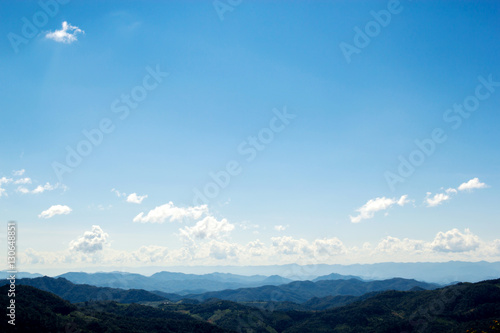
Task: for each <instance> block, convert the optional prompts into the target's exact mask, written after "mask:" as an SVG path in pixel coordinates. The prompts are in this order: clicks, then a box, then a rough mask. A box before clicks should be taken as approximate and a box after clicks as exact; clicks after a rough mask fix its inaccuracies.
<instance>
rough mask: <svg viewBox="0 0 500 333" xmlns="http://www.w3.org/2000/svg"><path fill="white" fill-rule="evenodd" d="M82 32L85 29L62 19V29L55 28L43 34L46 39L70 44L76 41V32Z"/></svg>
mask: <svg viewBox="0 0 500 333" xmlns="http://www.w3.org/2000/svg"><path fill="white" fill-rule="evenodd" d="M80 33H81V34H84V33H85V31H83V30H81V29H80V28H78V27H75V26H73V25H71V24H69V23H68V22H66V21H64V22H63V23H62V29H61V30H55V31H52V32H48V33H47V34H46V35H45V38H47V39H52V40H54V41H56V42H58V43H66V44H71V43H73V42H75V41H77V40H78V39H77V37H76V35H77V34H80Z"/></svg>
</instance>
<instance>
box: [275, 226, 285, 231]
mask: <svg viewBox="0 0 500 333" xmlns="http://www.w3.org/2000/svg"><path fill="white" fill-rule="evenodd" d="M286 228H287V227H285V226H284V225H275V226H274V230H276V231H285V230H286Z"/></svg>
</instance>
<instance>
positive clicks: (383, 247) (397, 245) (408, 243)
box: [375, 236, 426, 253]
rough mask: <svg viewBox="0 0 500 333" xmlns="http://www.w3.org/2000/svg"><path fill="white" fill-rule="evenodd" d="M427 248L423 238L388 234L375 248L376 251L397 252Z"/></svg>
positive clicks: (420, 250) (418, 251)
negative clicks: (415, 238)
mask: <svg viewBox="0 0 500 333" xmlns="http://www.w3.org/2000/svg"><path fill="white" fill-rule="evenodd" d="M425 249H426V244H425V242H424V241H422V240H414V239H408V238H404V239H399V238H396V237H391V236H387V237H386V238H384V239H383V240H382V241H381V242H380V243H379V244H378V245H377V247H376V248H375V251H376V252H385V253H395V252H409V253H420V252H423V251H424V250H425Z"/></svg>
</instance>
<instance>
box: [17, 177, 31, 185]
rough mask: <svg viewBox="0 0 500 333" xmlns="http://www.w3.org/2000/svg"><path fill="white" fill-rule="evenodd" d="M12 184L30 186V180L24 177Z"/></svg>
mask: <svg viewBox="0 0 500 333" xmlns="http://www.w3.org/2000/svg"><path fill="white" fill-rule="evenodd" d="M14 184H31V178H29V177H25V178H20V179H17V180H15V181H14Z"/></svg>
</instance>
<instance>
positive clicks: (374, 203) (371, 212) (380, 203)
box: [349, 195, 410, 223]
mask: <svg viewBox="0 0 500 333" xmlns="http://www.w3.org/2000/svg"><path fill="white" fill-rule="evenodd" d="M409 202H410V200H408V195H403V196H401V197H400V198H399V199H397V198H386V197H381V198H375V199H371V200H368V202H367V203H366V204H364V205H363V206H362V207H360V208H358V209H356V211H357V212H359V214H358V215H357V216H349V218H350V219H351V222H352V223H359V222H361V221H362V220H366V219H371V218H373V217H374V216H375V213H376V212H378V211H381V210H386V209H389V208H390V207H392V206H393V205H394V204H397V205H399V206H404V205H406V204H407V203H409Z"/></svg>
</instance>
